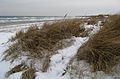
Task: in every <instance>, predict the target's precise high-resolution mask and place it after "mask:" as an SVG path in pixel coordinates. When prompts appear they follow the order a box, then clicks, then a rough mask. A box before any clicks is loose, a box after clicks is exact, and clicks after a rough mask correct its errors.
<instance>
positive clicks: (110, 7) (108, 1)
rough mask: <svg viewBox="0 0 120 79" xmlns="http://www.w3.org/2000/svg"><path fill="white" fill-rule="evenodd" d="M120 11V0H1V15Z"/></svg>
mask: <svg viewBox="0 0 120 79" xmlns="http://www.w3.org/2000/svg"><path fill="white" fill-rule="evenodd" d="M117 12H120V0H0V16H3V15H4V16H5V15H9V16H16V15H17V16H63V15H64V14H65V13H68V14H69V15H72V16H77V15H88V14H89V15H92V14H102V13H106V14H107V13H117Z"/></svg>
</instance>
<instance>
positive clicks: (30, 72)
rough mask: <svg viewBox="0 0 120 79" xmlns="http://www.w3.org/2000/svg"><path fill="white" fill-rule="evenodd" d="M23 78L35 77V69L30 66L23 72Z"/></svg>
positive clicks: (30, 78)
mask: <svg viewBox="0 0 120 79" xmlns="http://www.w3.org/2000/svg"><path fill="white" fill-rule="evenodd" d="M21 79H35V70H34V69H32V68H30V69H28V70H26V71H25V72H23V74H22V77H21Z"/></svg>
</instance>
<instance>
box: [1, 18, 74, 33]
mask: <svg viewBox="0 0 120 79" xmlns="http://www.w3.org/2000/svg"><path fill="white" fill-rule="evenodd" d="M67 18H72V17H71V16H68V17H67ZM61 19H64V16H0V32H7V31H15V30H17V29H24V28H27V27H29V26H31V24H41V23H43V22H46V21H54V20H61Z"/></svg>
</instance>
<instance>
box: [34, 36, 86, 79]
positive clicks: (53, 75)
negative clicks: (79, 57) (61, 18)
mask: <svg viewBox="0 0 120 79" xmlns="http://www.w3.org/2000/svg"><path fill="white" fill-rule="evenodd" d="M72 39H73V40H74V43H73V45H72V46H70V47H66V48H64V49H60V50H58V51H57V52H58V53H57V54H55V55H53V56H52V57H51V59H50V60H51V63H50V67H49V70H48V71H47V72H46V73H41V72H37V77H36V79H48V78H49V79H69V76H68V75H65V76H62V74H63V73H65V70H66V68H67V66H68V64H69V62H70V59H71V58H72V57H73V56H74V55H75V54H76V53H77V50H78V49H79V47H80V46H81V45H82V44H83V43H85V42H86V41H87V40H88V38H87V37H85V38H81V37H73V38H72Z"/></svg>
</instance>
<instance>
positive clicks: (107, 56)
mask: <svg viewBox="0 0 120 79" xmlns="http://www.w3.org/2000/svg"><path fill="white" fill-rule="evenodd" d="M76 56H77V59H78V60H86V61H87V62H88V63H89V64H90V65H91V66H92V71H93V72H96V71H104V72H106V73H107V72H111V71H112V69H113V67H114V66H116V65H117V64H120V15H113V16H110V17H109V18H108V20H107V22H106V23H105V25H104V27H103V28H102V29H101V31H99V32H98V33H97V34H95V35H94V36H92V37H91V38H90V39H89V40H88V42H87V43H85V44H84V45H82V47H80V48H79V51H78V53H77V55H76Z"/></svg>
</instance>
